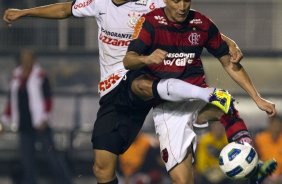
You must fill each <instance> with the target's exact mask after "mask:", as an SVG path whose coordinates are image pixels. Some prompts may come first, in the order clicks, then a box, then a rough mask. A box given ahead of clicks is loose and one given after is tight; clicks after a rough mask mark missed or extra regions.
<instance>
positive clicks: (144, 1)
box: [135, 0, 148, 6]
mask: <svg viewBox="0 0 282 184" xmlns="http://www.w3.org/2000/svg"><path fill="white" fill-rule="evenodd" d="M147 2H148V0H139V1H136V2H135V4H137V5H143V6H146V5H147Z"/></svg>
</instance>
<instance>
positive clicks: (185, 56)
mask: <svg viewBox="0 0 282 184" xmlns="http://www.w3.org/2000/svg"><path fill="white" fill-rule="evenodd" d="M194 58H195V53H183V52H181V53H168V54H167V56H166V59H165V60H164V65H168V66H172V65H176V66H186V64H191V63H192V62H193V60H194Z"/></svg>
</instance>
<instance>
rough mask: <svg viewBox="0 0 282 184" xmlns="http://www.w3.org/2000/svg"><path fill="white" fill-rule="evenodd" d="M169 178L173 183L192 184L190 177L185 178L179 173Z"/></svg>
mask: <svg viewBox="0 0 282 184" xmlns="http://www.w3.org/2000/svg"><path fill="white" fill-rule="evenodd" d="M171 179H172V183H173V184H193V181H192V179H191V178H186V177H184V176H183V175H181V174H177V175H174V176H173V177H171Z"/></svg>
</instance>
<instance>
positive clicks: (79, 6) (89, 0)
mask: <svg viewBox="0 0 282 184" xmlns="http://www.w3.org/2000/svg"><path fill="white" fill-rule="evenodd" d="M93 1H94V0H85V1H83V2H82V3H78V4H74V6H73V8H74V9H79V8H84V7H86V6H88V5H90V4H91V3H92V2H93Z"/></svg>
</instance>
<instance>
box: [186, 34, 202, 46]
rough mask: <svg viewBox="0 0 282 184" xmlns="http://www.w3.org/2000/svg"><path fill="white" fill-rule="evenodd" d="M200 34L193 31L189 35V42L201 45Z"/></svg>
mask: <svg viewBox="0 0 282 184" xmlns="http://www.w3.org/2000/svg"><path fill="white" fill-rule="evenodd" d="M199 39H200V34H197V33H191V34H190V36H189V37H188V40H189V42H190V43H191V45H199Z"/></svg>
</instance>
